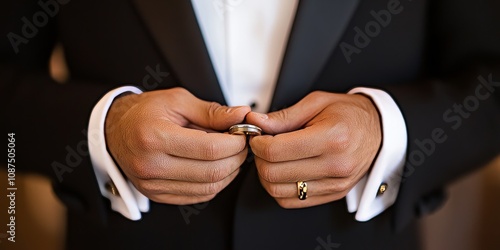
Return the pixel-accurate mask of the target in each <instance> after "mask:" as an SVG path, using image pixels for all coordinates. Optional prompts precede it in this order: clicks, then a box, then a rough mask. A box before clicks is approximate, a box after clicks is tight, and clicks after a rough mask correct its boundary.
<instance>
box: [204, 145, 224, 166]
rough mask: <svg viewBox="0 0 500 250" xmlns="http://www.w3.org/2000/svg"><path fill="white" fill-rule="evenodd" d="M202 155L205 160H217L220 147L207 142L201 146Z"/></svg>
mask: <svg viewBox="0 0 500 250" xmlns="http://www.w3.org/2000/svg"><path fill="white" fill-rule="evenodd" d="M202 155H203V158H204V159H206V160H211V161H213V160H218V159H219V158H220V155H221V150H220V147H219V146H218V145H217V144H215V143H212V142H207V143H205V144H204V145H202Z"/></svg>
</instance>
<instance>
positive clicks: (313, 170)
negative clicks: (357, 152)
mask: <svg viewBox="0 0 500 250" xmlns="http://www.w3.org/2000/svg"><path fill="white" fill-rule="evenodd" d="M354 161H355V160H354V159H352V157H349V156H344V155H338V156H331V155H330V156H319V157H313V158H307V159H302V160H296V161H284V162H278V163H271V162H268V161H265V160H263V159H261V158H259V157H255V165H256V167H257V171H258V173H259V176H260V177H262V178H263V179H264V180H266V181H268V182H272V183H289V182H297V181H304V180H319V179H324V178H332V177H333V178H343V177H349V176H353V175H357V174H358V173H359V171H360V169H361V168H358V166H357V165H356V163H355V162H354Z"/></svg>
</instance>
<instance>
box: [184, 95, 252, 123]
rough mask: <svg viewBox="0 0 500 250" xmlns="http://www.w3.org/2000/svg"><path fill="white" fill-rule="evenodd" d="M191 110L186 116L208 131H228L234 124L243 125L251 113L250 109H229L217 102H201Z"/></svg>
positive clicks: (247, 107)
mask: <svg viewBox="0 0 500 250" xmlns="http://www.w3.org/2000/svg"><path fill="white" fill-rule="evenodd" d="M200 101H201V100H200ZM191 110H192V112H190V113H187V114H186V118H187V119H188V120H189V121H190V122H191V123H193V124H195V125H198V126H201V127H203V128H207V129H213V130H226V129H228V128H229V127H231V126H232V125H234V124H238V123H242V122H243V120H245V116H246V115H247V114H248V112H250V107H249V106H237V107H228V106H222V105H220V104H218V103H216V102H205V101H201V102H200V103H199V106H198V107H197V108H195V109H191Z"/></svg>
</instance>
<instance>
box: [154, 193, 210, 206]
mask: <svg viewBox="0 0 500 250" xmlns="http://www.w3.org/2000/svg"><path fill="white" fill-rule="evenodd" d="M215 196H216V195H215V194H213V195H207V196H183V195H175V194H153V195H150V196H146V197H148V198H149V199H150V200H152V201H154V202H157V203H164V204H171V205H192V204H198V203H202V202H207V201H210V200H212V199H213V198H215Z"/></svg>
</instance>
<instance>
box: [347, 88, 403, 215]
mask: <svg viewBox="0 0 500 250" xmlns="http://www.w3.org/2000/svg"><path fill="white" fill-rule="evenodd" d="M348 94H364V95H366V96H368V97H370V98H371V100H372V101H373V102H374V103H375V105H376V106H377V108H378V111H379V114H380V118H381V122H382V135H383V138H382V146H381V148H380V152H379V154H378V156H377V158H376V159H375V162H374V164H373V167H372V169H371V171H370V172H369V173H368V174H367V175H365V176H364V177H363V178H362V179H361V180H360V181H359V182H358V183H357V184H356V186H354V188H353V189H352V190H351V191H350V192H349V193H348V194H347V196H346V201H347V209H348V210H349V212H351V213H354V212H356V211H357V212H356V215H355V219H356V220H357V221H368V220H370V219H372V218H373V217H375V216H377V215H378V214H380V213H382V212H383V211H385V210H386V209H387V208H388V207H390V206H391V205H392V204H394V202H395V201H396V197H397V195H398V192H399V186H400V184H401V173H402V171H403V167H404V163H405V159H406V151H407V141H408V135H407V131H406V123H405V120H404V118H403V114H402V113H401V111H400V110H399V107H398V106H397V104H396V102H394V100H393V99H392V98H391V96H390V95H389V94H387V93H386V92H384V91H382V90H378V89H372V88H354V89H352V90H351V91H349V92H348ZM382 184H386V185H387V188H386V190H385V192H383V193H382V194H379V188H380V186H381V185H382Z"/></svg>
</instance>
